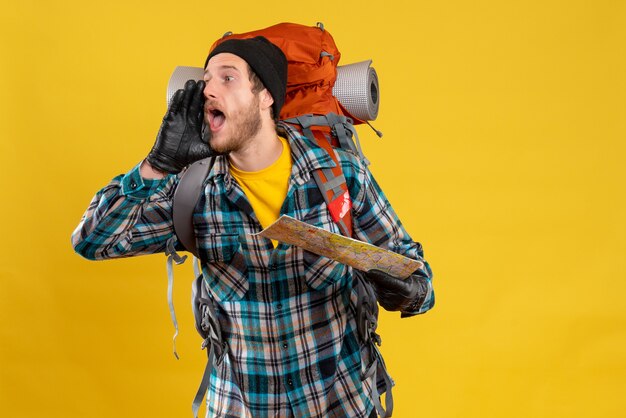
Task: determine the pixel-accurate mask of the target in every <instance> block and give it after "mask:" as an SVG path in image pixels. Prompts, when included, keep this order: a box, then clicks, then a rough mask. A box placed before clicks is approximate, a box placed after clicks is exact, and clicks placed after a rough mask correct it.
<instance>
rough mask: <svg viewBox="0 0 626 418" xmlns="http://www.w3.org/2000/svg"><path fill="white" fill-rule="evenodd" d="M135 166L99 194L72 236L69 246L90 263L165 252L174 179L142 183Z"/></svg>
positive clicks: (169, 227)
mask: <svg viewBox="0 0 626 418" xmlns="http://www.w3.org/2000/svg"><path fill="white" fill-rule="evenodd" d="M139 166H140V164H138V165H137V166H136V167H135V168H133V169H132V170H131V171H130V172H129V173H127V174H126V175H119V176H117V177H115V178H114V179H113V180H112V181H111V182H110V183H109V184H108V185H107V186H105V187H104V188H103V189H102V190H100V191H98V192H97V193H96V195H95V196H94V197H93V199H92V201H91V203H90V204H89V206H88V207H87V210H86V211H85V213H84V215H83V216H82V218H81V221H80V223H79V224H78V226H77V227H76V229H75V230H74V232H73V234H72V246H73V247H74V250H75V251H76V252H77V253H78V254H80V255H81V256H83V257H85V258H87V259H90V260H103V259H108V258H115V257H129V256H134V255H140V254H152V253H156V252H162V251H164V250H165V243H166V242H167V240H168V239H169V238H170V237H171V236H172V234H173V224H172V216H171V213H172V209H171V207H172V194H173V190H174V188H175V185H176V183H177V177H176V176H174V175H168V176H167V177H165V178H164V179H144V178H142V177H141V175H140V174H139Z"/></svg>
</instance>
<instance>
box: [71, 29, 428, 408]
mask: <svg viewBox="0 0 626 418" xmlns="http://www.w3.org/2000/svg"><path fill="white" fill-rule="evenodd" d="M286 79H287V62H286V59H285V57H284V55H283V53H282V52H281V51H280V49H279V48H278V47H276V46H275V45H273V44H271V43H270V42H269V41H267V40H266V39H265V38H262V37H257V38H253V39H247V40H227V41H224V42H223V43H221V44H220V45H218V46H217V47H216V48H215V49H214V50H213V51H212V52H211V53H210V54H209V57H208V58H207V62H206V66H205V75H204V80H203V81H199V82H194V81H188V82H187V84H186V85H185V88H184V90H179V91H178V92H177V93H176V94H175V96H174V98H173V99H172V103H171V105H170V108H169V109H168V112H167V113H166V116H165V118H164V120H163V124H162V126H161V129H160V131H159V133H158V135H157V139H156V142H155V144H154V146H153V148H152V150H151V151H150V153H149V155H148V157H147V158H146V160H144V161H143V162H142V163H140V164H139V165H138V166H137V167H135V168H134V169H133V170H131V171H130V172H129V173H128V174H126V175H123V176H118V177H116V178H114V179H113V181H112V182H111V183H110V184H109V185H107V186H106V187H105V188H103V189H102V190H100V191H99V192H98V193H97V194H96V196H95V197H94V199H93V200H92V203H91V204H90V206H89V207H88V209H87V211H86V213H85V214H84V216H83V218H82V220H81V222H80V224H79V225H78V227H77V228H76V230H75V231H74V234H73V236H72V242H73V245H74V248H75V250H76V251H77V252H78V253H79V254H81V255H82V256H84V257H86V258H89V259H106V258H112V257H126V256H132V255H139V254H150V253H155V252H162V251H164V250H165V243H166V241H167V240H168V239H169V238H171V237H172V235H173V227H172V216H171V210H172V208H171V203H172V195H173V192H174V190H175V188H176V186H177V184H178V176H177V175H175V174H177V173H179V172H180V171H181V170H182V169H183V168H184V167H186V166H187V165H189V164H190V163H192V162H194V161H196V160H198V159H201V158H205V157H207V156H209V155H212V154H220V155H219V156H218V157H217V160H216V163H215V165H214V166H213V169H212V170H211V172H210V174H209V176H208V178H207V179H206V180H205V183H204V193H203V194H202V196H201V197H200V200H199V202H198V204H197V205H196V207H195V212H194V217H193V222H194V229H195V232H196V236H197V243H198V250H199V255H200V260H201V262H202V270H203V274H204V277H205V280H206V283H207V284H208V287H209V289H210V292H211V296H212V297H213V299H214V300H215V303H216V305H217V306H218V310H219V314H218V319H219V322H220V325H221V329H222V333H223V335H224V339H225V341H226V343H227V346H228V350H227V353H226V355H224V356H223V357H221V358H220V360H219V361H218V363H217V364H216V367H215V368H214V369H213V370H212V374H211V378H210V383H209V388H208V393H207V416H210V417H212V416H220V417H222V416H233V417H244V416H245V417H248V416H249V417H276V416H280V417H304V416H312V417H335V416H336V417H368V416H375V414H376V412H375V410H374V400H373V399H372V386H373V382H372V377H371V376H370V375H368V376H369V377H368V378H363V376H365V375H366V373H365V372H366V368H367V366H368V365H369V364H367V361H365V360H364V359H363V358H362V356H361V348H362V347H361V345H362V344H361V342H360V339H359V335H358V332H359V330H358V329H357V328H358V326H357V321H356V319H355V317H356V308H355V307H354V306H353V304H354V298H355V295H354V293H355V289H354V288H355V286H356V282H357V280H356V278H355V275H356V272H355V271H353V270H352V269H351V268H350V267H347V266H345V265H342V264H339V263H337V262H334V261H332V260H330V259H327V258H324V257H320V256H317V255H315V254H312V253H309V252H307V251H304V250H302V249H300V248H298V247H293V246H289V245H286V244H281V243H278V242H272V241H271V240H268V239H265V238H261V237H259V236H255V235H253V234H254V233H256V232H260V231H261V230H262V229H263V228H264V227H266V226H268V225H269V224H271V223H272V222H273V221H275V220H276V219H277V218H278V217H279V216H280V215H282V214H287V215H290V216H292V217H294V218H296V219H299V220H302V221H304V222H307V223H310V224H313V225H315V226H318V227H322V228H325V229H327V230H330V231H332V232H335V233H340V231H339V228H338V227H337V225H336V224H335V223H334V222H333V220H332V219H331V216H330V214H329V211H328V208H327V206H326V204H325V203H324V199H323V196H322V195H321V193H320V191H319V189H318V187H317V185H316V183H315V181H314V179H313V177H312V175H311V172H312V171H313V170H315V169H317V168H319V167H323V166H328V165H331V164H333V162H332V160H331V159H330V157H329V156H328V154H327V153H326V151H324V150H323V149H322V148H319V147H318V146H316V145H315V144H314V143H312V142H310V141H309V140H307V139H306V138H305V137H303V136H301V135H299V134H298V133H297V132H295V131H293V130H291V129H289V127H287V126H283V125H282V124H279V126H277V124H276V122H275V120H276V119H277V118H278V115H279V114H280V109H281V107H282V104H283V102H284V99H285V91H286ZM203 119H204V122H206V125H207V126H208V129H209V130H210V139H209V144H207V143H206V142H205V140H203V135H202V122H203ZM277 127H280V128H281V129H279V132H280V135H279V134H277ZM338 154H339V157H340V162H341V164H342V168H343V172H344V175H345V177H346V182H347V184H348V188H349V192H350V196H351V198H352V200H353V222H354V226H353V228H354V237H356V238H358V239H360V240H363V241H367V242H370V243H372V244H374V245H377V246H380V247H384V248H387V249H390V250H392V251H395V252H398V253H400V254H403V255H406V256H408V257H411V258H414V259H417V260H420V261H423V262H424V268H423V269H421V270H418V271H416V272H415V273H414V274H413V275H412V276H411V277H409V278H408V279H406V280H400V279H397V278H394V277H391V276H389V275H387V274H385V273H382V272H378V271H371V272H367V273H365V276H366V279H367V280H368V281H369V282H370V283H371V284H372V287H373V289H374V291H375V294H376V297H377V299H378V302H379V303H380V304H381V306H383V307H384V308H385V309H388V310H396V311H401V312H402V314H403V316H410V315H415V314H420V313H423V312H425V311H427V310H428V309H430V308H431V307H432V306H433V304H434V296H433V292H432V286H431V280H430V278H431V272H430V268H429V267H428V264H427V263H426V262H425V261H424V260H423V258H422V256H423V253H422V249H421V246H420V245H419V244H418V243H416V242H413V241H412V240H411V238H410V237H409V235H408V233H407V232H406V231H405V230H404V228H403V227H402V225H401V223H400V221H399V220H398V218H397V216H396V215H395V213H394V211H393V210H392V208H391V207H390V205H389V203H388V201H387V200H386V198H385V197H384V195H383V193H382V192H381V190H380V189H379V187H378V185H377V184H376V182H375V181H374V180H373V179H372V177H371V175H370V173H369V171H368V170H366V169H365V168H364V167H363V166H362V165H361V163H360V161H359V160H358V158H356V157H355V156H353V155H352V154H349V153H346V152H342V151H338Z"/></svg>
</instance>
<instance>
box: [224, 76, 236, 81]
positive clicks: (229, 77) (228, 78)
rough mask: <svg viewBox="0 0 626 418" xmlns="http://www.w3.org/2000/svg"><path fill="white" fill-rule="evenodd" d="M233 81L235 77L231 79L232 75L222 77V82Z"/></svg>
mask: <svg viewBox="0 0 626 418" xmlns="http://www.w3.org/2000/svg"><path fill="white" fill-rule="evenodd" d="M234 79H235V77H233V76H232V75H225V76H224V81H226V82H228V81H233V80H234Z"/></svg>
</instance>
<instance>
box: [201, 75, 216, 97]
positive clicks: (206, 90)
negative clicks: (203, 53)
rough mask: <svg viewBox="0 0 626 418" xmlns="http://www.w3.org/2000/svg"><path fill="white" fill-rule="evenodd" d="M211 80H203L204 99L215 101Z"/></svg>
mask: <svg viewBox="0 0 626 418" xmlns="http://www.w3.org/2000/svg"><path fill="white" fill-rule="evenodd" d="M212 80H213V79H212V78H211V79H209V80H205V81H204V82H205V83H206V86H204V91H203V93H204V97H206V98H207V99H215V98H216V97H217V96H216V95H215V88H214V82H213V81H212Z"/></svg>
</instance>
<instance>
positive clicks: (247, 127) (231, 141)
mask: <svg viewBox="0 0 626 418" xmlns="http://www.w3.org/2000/svg"><path fill="white" fill-rule="evenodd" d="M227 122H228V124H229V125H230V126H229V127H230V128H231V129H230V130H231V134H230V136H229V137H226V138H224V139H223V140H221V141H220V142H217V143H216V142H213V141H211V142H210V143H209V145H210V146H211V149H212V150H213V152H215V153H217V154H222V155H223V154H228V153H230V152H237V151H241V150H242V149H243V148H245V146H246V145H248V143H249V140H250V138H252V137H254V136H255V135H256V134H257V133H259V131H260V130H261V125H262V121H261V111H260V110H259V97H258V96H257V95H255V96H254V98H253V99H252V101H251V102H250V105H249V106H248V107H246V108H244V109H241V110H239V111H237V113H235V114H233V115H231V116H229V117H228V119H227Z"/></svg>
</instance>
